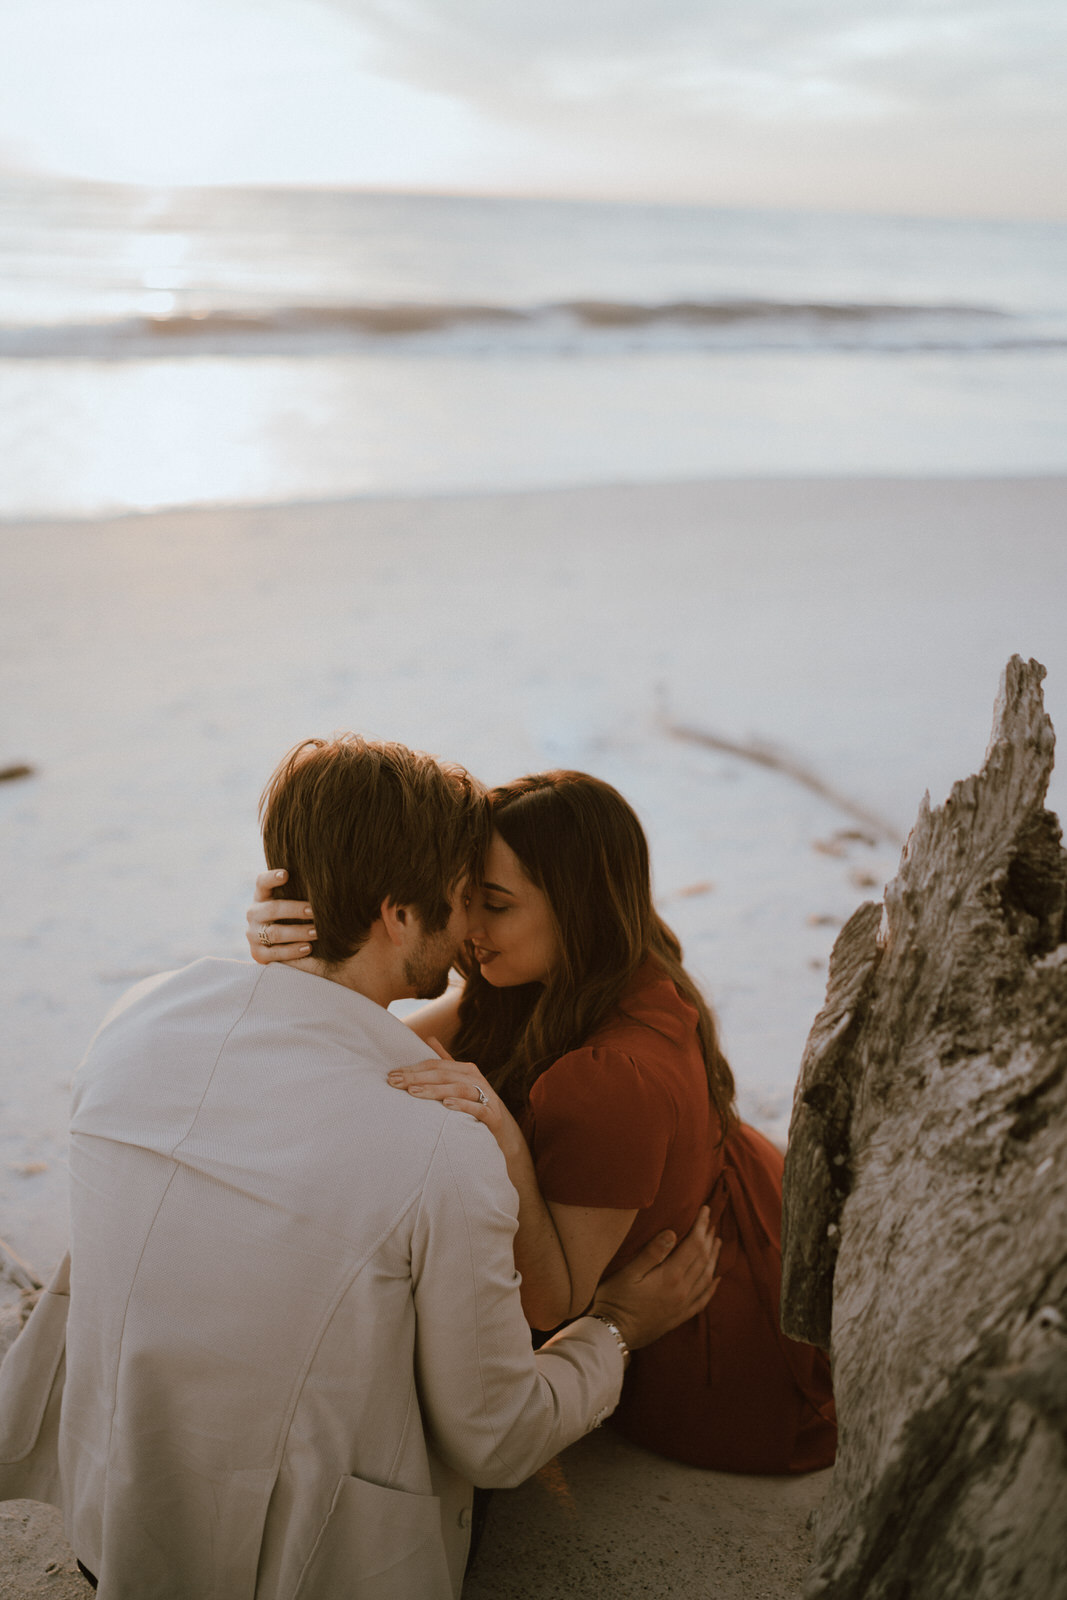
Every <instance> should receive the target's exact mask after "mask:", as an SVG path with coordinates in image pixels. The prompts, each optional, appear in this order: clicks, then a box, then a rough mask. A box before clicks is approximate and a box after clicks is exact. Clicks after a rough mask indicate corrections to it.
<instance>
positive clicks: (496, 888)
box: [482, 883, 515, 900]
mask: <svg viewBox="0 0 1067 1600" xmlns="http://www.w3.org/2000/svg"><path fill="white" fill-rule="evenodd" d="M482 888H483V889H492V891H493V893H494V894H509V895H510V896H511V898H512V899H513V900H514V898H515V891H514V889H505V888H504V885H503V884H502V883H483V884H482Z"/></svg>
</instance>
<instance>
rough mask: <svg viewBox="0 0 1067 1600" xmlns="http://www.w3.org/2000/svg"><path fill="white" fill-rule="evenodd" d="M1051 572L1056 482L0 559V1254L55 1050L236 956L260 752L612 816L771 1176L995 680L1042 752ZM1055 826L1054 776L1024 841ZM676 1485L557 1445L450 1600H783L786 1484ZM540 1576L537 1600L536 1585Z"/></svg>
mask: <svg viewBox="0 0 1067 1600" xmlns="http://www.w3.org/2000/svg"><path fill="white" fill-rule="evenodd" d="M1065 534H1067V480H1064V479H1062V478H1032V479H1027V478H1002V479H987V480H979V479H930V480H908V479H877V480H876V479H823V480H819V479H809V480H792V481H788V480H777V481H775V480H765V481H728V480H723V481H717V482H707V483H678V484H668V485H648V486H642V487H602V488H590V489H566V490H551V491H538V492H534V493H524V494H519V493H516V494H493V495H480V496H466V497H440V498H422V499H418V498H410V499H400V498H392V499H377V500H371V499H368V500H360V501H346V502H340V503H332V504H316V505H306V506H303V505H291V506H271V507H265V508H254V507H251V508H250V507H240V508H231V509H214V508H207V509H195V510H177V511H167V512H161V513H157V514H154V515H146V516H129V517H124V518H118V519H114V520H108V521H96V522H88V521H87V522H66V523H59V522H56V523H50V522H37V523H23V524H18V523H7V524H0V560H2V568H3V591H2V592H3V595H4V613H5V615H4V629H3V637H2V639H0V661H2V668H0V670H2V673H3V680H4V685H5V693H4V705H5V716H4V722H3V726H2V731H0V768H5V767H10V766H15V765H21V764H25V765H27V766H29V767H30V768H32V774H31V775H30V776H28V777H24V778H20V779H15V780H12V781H9V782H5V783H2V784H0V831H2V834H3V839H4V845H5V849H4V860H5V868H4V871H5V885H6V890H7V894H6V897H5V898H6V906H7V910H6V912H5V918H4V945H5V954H4V961H3V970H2V977H0V984H2V992H3V1000H4V1016H5V1027H4V1039H3V1045H2V1050H3V1055H2V1057H0V1237H3V1238H5V1239H6V1240H7V1241H8V1242H9V1243H10V1244H11V1245H12V1246H13V1247H14V1248H15V1249H16V1250H17V1251H18V1252H19V1253H20V1255H22V1256H23V1257H24V1258H25V1259H26V1260H28V1261H30V1262H31V1263H32V1264H33V1266H34V1267H35V1269H36V1270H37V1272H38V1273H39V1274H41V1275H47V1273H48V1272H50V1270H51V1268H52V1266H53V1264H54V1262H55V1261H56V1260H57V1259H58V1257H59V1255H60V1254H61V1253H62V1250H63V1246H64V1240H65V1232H66V1220H65V1204H66V1202H65V1171H64V1139H65V1124H66V1115H67V1100H68V1095H69V1088H70V1081H71V1076H72V1074H73V1072H74V1070H75V1068H76V1065H77V1062H78V1060H79V1058H80V1056H81V1054H82V1053H83V1051H84V1049H85V1046H86V1044H87V1042H88V1040H89V1038H90V1037H91V1035H92V1032H93V1030H94V1028H95V1027H96V1025H97V1023H98V1022H99V1021H100V1019H101V1017H102V1016H103V1014H104V1012H105V1011H106V1010H107V1008H108V1007H109V1006H110V1004H111V1003H112V1002H113V1001H114V999H116V998H117V997H118V996H119V995H120V994H121V993H122V992H123V990H124V989H125V988H126V987H128V986H129V985H130V984H131V983H132V982H134V981H136V980H137V979H138V978H140V977H141V976H143V975H146V974H148V973H151V972H156V971H161V970H166V969H168V968H172V967H175V966H178V965H181V964H183V963H185V962H186V961H189V960H191V959H194V958H195V957H197V956H199V955H204V954H213V955H228V956H238V957H240V956H243V955H244V954H245V949H246V947H245V945H244V941H243V925H244V908H245V905H246V904H247V902H248V899H249V896H250V890H251V883H252V878H253V876H254V874H255V872H256V870H257V869H258V867H259V864H260V853H259V846H258V835H257V829H256V804H257V800H258V796H259V793H260V790H261V788H262V786H263V784H264V782H265V780H266V778H267V776H268V774H269V772H270V771H271V769H272V767H273V766H274V764H275V763H276V761H277V760H278V758H279V757H280V756H281V754H282V753H283V752H284V751H285V750H286V749H287V748H289V747H290V746H291V745H292V744H294V743H295V742H296V741H297V740H299V739H302V738H304V737H306V736H308V735H311V734H319V733H325V732H329V731H331V730H333V729H337V728H357V729H359V730H361V731H363V732H365V733H368V734H371V735H376V736H381V737H393V738H398V739H401V740H403V741H405V742H406V743H409V744H412V745H416V746H419V747H422V748H426V749H430V750H433V751H436V752H438V753H441V754H443V755H447V756H450V757H453V758H455V759H458V760H460V761H463V762H464V763H465V764H467V765H468V766H469V767H470V768H471V769H472V770H473V771H475V772H477V773H478V774H479V775H480V776H482V777H483V778H485V779H487V780H489V781H499V780H501V779H503V778H506V777H512V776H515V775H516V774H518V773H520V772H526V771H531V770H537V769H540V768H544V767H549V766H561V765H562V766H572V767H579V768H583V769H586V770H590V771H593V772H595V773H597V774H599V775H600V776H602V777H604V778H607V779H608V780H609V781H610V782H613V783H615V784H616V785H617V786H618V787H619V788H620V789H622V791H623V792H624V793H625V794H626V795H627V796H628V797H629V798H630V799H631V800H632V801H633V802H634V804H635V805H636V807H637V809H638V810H639V812H640V814H641V815H642V818H643V819H644V821H645V823H646V825H647V828H648V831H649V835H650V838H651V842H652V847H653V861H654V865H655V873H656V884H657V891H658V896H659V900H660V903H661V908H662V910H663V913H664V915H665V916H666V917H667V920H668V921H669V922H671V923H672V924H673V925H674V926H675V927H676V929H677V931H678V932H679V934H680V936H681V938H682V940H683V944H684V946H685V948H686V953H687V959H688V963H689V965H690V967H691V969H692V970H693V971H694V973H695V974H697V975H699V977H700V978H701V980H702V981H703V983H704V984H705V986H706V990H707V993H708V995H709V998H710V999H711V1000H712V1001H713V1003H714V1005H715V1006H716V1009H717V1011H718V1013H719V1016H720V1020H721V1023H722V1029H723V1035H724V1042H725V1046H726V1049H727V1052H728V1054H729V1056H730V1058H731V1061H732V1063H733V1065H734V1069H735V1073H736V1075H737V1078H738V1082H739V1089H740V1102H741V1109H742V1113H743V1115H744V1116H745V1118H746V1119H747V1120H748V1121H750V1122H753V1123H755V1124H756V1125H757V1126H759V1127H761V1128H763V1129H765V1130H766V1131H767V1132H769V1133H770V1134H771V1135H772V1136H775V1137H778V1138H783V1137H784V1135H785V1132H786V1129H787V1127H788V1120H789V1108H790V1101H791V1094H792V1086H793V1081H794V1078H795V1074H796V1069H797V1066H798V1063H799V1059H800V1054H801V1050H802V1048H803V1043H804V1039H805V1036H806V1033H807V1030H808V1027H809V1026H810V1023H811V1021H812V1019H813V1017H814V1015H815V1012H816V1010H817V1009H818V1007H819V1005H820V1003H821V1000H822V995H823V989H824V983H825V974H826V962H827V958H828V955H829V951H830V948H831V946H832V943H833V939H834V936H835V934H836V931H837V929H838V928H839V927H840V925H841V924H842V923H843V921H844V920H845V918H846V917H847V916H848V915H849V913H850V912H851V911H852V910H853V909H854V907H855V906H856V905H857V904H858V903H859V902H860V901H861V900H863V899H865V898H868V899H872V898H873V899H877V898H879V897H880V894H881V889H882V885H883V884H884V883H885V881H886V880H887V878H889V877H891V876H892V874H893V872H894V871H895V867H896V862H897V859H898V856H899V849H900V843H901V841H902V840H903V838H904V837H905V836H906V834H907V831H908V829H909V827H910V825H911V823H912V821H913V820H914V817H915V813H916V810H917V808H918V805H919V803H920V801H921V798H922V795H923V793H924V791H927V790H929V792H930V794H931V798H932V799H933V800H934V801H935V802H936V801H938V800H940V799H941V798H943V796H944V795H945V793H946V792H947V790H948V788H949V787H950V785H951V783H952V782H953V781H954V780H956V779H957V778H961V777H963V776H965V775H966V774H967V773H969V772H971V771H974V770H975V769H976V768H977V767H978V765H979V764H980V762H981V758H982V755H983V752H984V750H985V744H986V739H987V736H988V732H989V726H990V721H991V715H992V708H993V700H994V696H995V693H996V688H997V682H998V678H999V674H1000V671H1001V669H1002V667H1003V665H1004V662H1005V661H1006V660H1007V658H1008V656H1009V655H1010V654H1012V653H1013V652H1016V651H1017V652H1018V653H1020V654H1021V655H1023V656H1024V657H1028V656H1036V657H1037V658H1038V659H1039V660H1041V661H1042V662H1044V664H1045V665H1046V666H1047V668H1048V670H1049V677H1048V681H1047V684H1046V697H1047V705H1048V708H1049V711H1050V713H1051V715H1052V718H1053V722H1054V723H1056V724H1057V725H1059V726H1060V727H1061V728H1062V727H1067V637H1065V635H1064V630H1063V608H1064V601H1065V599H1067V537H1065ZM680 729H682V730H689V731H690V732H691V733H697V734H703V735H708V736H710V737H711V738H712V739H713V740H716V741H718V748H712V747H710V746H709V745H708V744H707V743H701V742H699V740H695V739H693V738H691V737H685V736H681V735H680V733H679V730H680ZM728 746H733V747H734V748H733V749H732V750H731V749H730V748H727V747H728ZM768 750H771V751H773V753H774V754H773V760H772V762H771V764H766V762H764V763H763V764H760V762H759V761H757V760H754V759H752V757H753V755H754V754H755V755H758V754H760V753H761V752H762V754H763V755H764V756H766V755H767V752H768ZM746 752H747V753H746ZM805 774H806V775H808V776H809V777H811V778H813V779H817V780H818V781H819V782H821V783H822V785H823V792H822V793H818V792H816V790H815V788H813V787H812V786H811V784H808V785H805V783H804V782H802V781H799V779H800V778H801V777H803V776H804V775H805ZM1064 798H1065V796H1064V788H1063V778H1062V776H1061V777H1058V778H1057V779H1055V780H1054V786H1053V792H1052V795H1051V799H1050V804H1051V806H1052V807H1053V808H1054V809H1056V810H1058V811H1059V812H1060V813H1061V815H1062V812H1063V808H1064ZM2 1289H3V1285H2V1284H0V1290H2ZM2 1298H3V1296H2V1294H0V1301H2ZM8 1298H11V1297H10V1296H8ZM571 1458H573V1460H572V1459H571ZM546 1474H547V1476H546ZM714 1480H715V1475H712V1474H700V1473H694V1472H690V1471H687V1470H686V1469H682V1468H678V1467H676V1466H673V1465H672V1464H670V1463H662V1462H658V1461H656V1460H655V1459H654V1458H652V1457H648V1456H644V1455H643V1454H642V1453H641V1452H639V1451H631V1450H628V1449H626V1448H625V1447H623V1446H622V1445H621V1444H620V1443H619V1441H617V1440H614V1439H613V1437H612V1436H611V1435H610V1433H605V1434H603V1435H597V1436H595V1437H594V1438H592V1439H590V1440H588V1441H584V1442H583V1443H582V1444H581V1445H579V1446H576V1447H575V1448H574V1450H573V1451H572V1452H568V1454H567V1456H565V1457H563V1458H561V1461H560V1463H557V1464H554V1466H553V1467H552V1468H546V1469H545V1473H543V1474H540V1475H539V1476H538V1478H537V1479H535V1480H533V1481H532V1483H531V1484H530V1485H527V1486H526V1487H525V1488H524V1489H523V1490H519V1491H515V1494H514V1497H509V1504H508V1509H507V1510H506V1511H503V1510H502V1508H500V1507H497V1508H495V1510H494V1518H493V1520H492V1521H491V1523H490V1528H489V1533H488V1534H487V1539H486V1545H485V1549H484V1551H483V1553H482V1555H481V1557H480V1558H479V1565H478V1567H477V1568H476V1569H475V1572H474V1574H473V1576H472V1579H471V1584H470V1594H471V1596H472V1600H481V1596H483V1595H484V1596H486V1597H488V1596H489V1595H499V1596H505V1595H506V1596H509V1597H515V1600H521V1597H525V1596H530V1597H531V1600H533V1597H535V1596H542V1595H544V1596H548V1595H550V1594H559V1593H561V1592H566V1593H568V1594H575V1595H579V1594H585V1593H589V1594H592V1593H593V1592H594V1585H595V1586H596V1592H597V1593H604V1592H613V1593H617V1594H620V1595H623V1594H635V1595H637V1594H648V1595H667V1594H677V1595H686V1594H689V1593H692V1594H694V1595H695V1594H701V1595H706V1594H707V1593H709V1588H710V1591H711V1592H714V1593H715V1594H717V1595H721V1596H723V1597H726V1600H730V1597H732V1596H734V1595H735V1594H736V1595H737V1596H738V1597H740V1596H742V1595H744V1597H745V1600H756V1597H762V1596H766V1597H767V1600H787V1597H790V1600H792V1597H793V1596H795V1595H796V1594H797V1593H798V1585H799V1581H800V1576H801V1574H802V1572H803V1567H804V1564H805V1561H806V1559H807V1554H806V1552H807V1550H808V1548H809V1546H810V1529H809V1528H808V1526H807V1524H808V1519H809V1514H810V1512H811V1511H812V1509H813V1507H814V1506H815V1505H816V1503H817V1500H818V1498H819V1493H820V1492H821V1490H820V1485H819V1483H818V1482H816V1481H810V1482H808V1483H807V1485H804V1484H801V1483H800V1482H795V1483H790V1484H782V1483H780V1482H779V1481H777V1480H752V1479H749V1480H741V1479H736V1480H730V1481H728V1482H727V1483H726V1484H725V1485H723V1484H721V1483H717V1482H715V1481H714ZM649 1507H651V1508H652V1513H654V1514H652V1513H649V1512H648V1508H649ZM27 1515H28V1508H27V1507H25V1506H23V1505H22V1504H21V1503H20V1504H18V1505H15V1506H12V1505H7V1506H5V1507H3V1508H0V1519H2V1520H0V1594H3V1595H4V1596H5V1597H8V1596H10V1597H11V1600H20V1597H23V1596H26V1597H28V1596H31V1595H36V1594H38V1593H41V1594H43V1593H48V1594H50V1595H58V1594H63V1593H67V1592H69V1593H71V1594H75V1593H81V1592H87V1591H85V1590H84V1589H83V1587H82V1586H81V1580H80V1579H78V1578H76V1577H70V1578H69V1579H66V1578H63V1579H62V1583H66V1582H68V1581H69V1584H70V1588H69V1590H67V1589H65V1588H63V1587H62V1586H61V1573H60V1572H57V1573H56V1574H53V1575H47V1574H46V1568H47V1566H48V1563H49V1562H56V1563H58V1564H59V1567H60V1569H64V1565H65V1564H66V1563H69V1554H68V1553H67V1552H65V1550H64V1548H63V1546H62V1544H61V1543H60V1542H59V1541H58V1539H57V1536H56V1533H55V1523H54V1520H50V1514H49V1513H47V1512H34V1513H33V1514H32V1516H31V1517H30V1520H29V1521H28V1522H27V1521H25V1520H24V1519H25V1517H26V1516H27ZM638 1526H639V1528H640V1533H638V1532H636V1531H635V1530H636V1529H637V1527H638ZM531 1529H535V1530H537V1533H536V1539H535V1540H534V1543H536V1544H537V1545H538V1548H540V1549H541V1551H542V1558H541V1560H542V1564H541V1565H540V1566H539V1565H538V1562H537V1560H535V1559H534V1557H533V1555H532V1554H531V1551H532V1550H533V1548H534V1543H531V1535H530V1530H531ZM628 1537H629V1538H632V1539H633V1541H634V1542H633V1548H632V1550H630V1551H627V1550H626V1547H625V1541H626V1539H627V1538H628ZM524 1541H525V1542H524ZM557 1544H558V1548H559V1550H560V1552H561V1554H560V1558H559V1559H560V1561H562V1562H565V1564H566V1571H567V1574H568V1577H567V1587H566V1588H565V1589H561V1587H560V1580H559V1571H560V1568H559V1567H558V1566H556V1565H554V1564H553V1562H549V1563H547V1564H545V1563H544V1562H543V1551H544V1549H545V1548H547V1547H549V1545H551V1548H552V1549H553V1550H555V1549H556V1548H557ZM564 1551H566V1552H568V1553H567V1554H566V1555H564V1554H563V1553H562V1552H564ZM620 1563H622V1564H621V1565H620ZM519 1571H521V1572H522V1573H523V1574H524V1576H522V1578H521V1581H520V1578H518V1577H516V1576H515V1574H516V1573H517V1572H519ZM523 1585H525V1586H523Z"/></svg>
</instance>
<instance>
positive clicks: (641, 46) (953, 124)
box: [0, 0, 1067, 217]
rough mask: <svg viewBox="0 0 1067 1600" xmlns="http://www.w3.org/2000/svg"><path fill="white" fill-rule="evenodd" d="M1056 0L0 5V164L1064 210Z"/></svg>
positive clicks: (84, 171)
mask: <svg viewBox="0 0 1067 1600" xmlns="http://www.w3.org/2000/svg"><path fill="white" fill-rule="evenodd" d="M1065 15H1067V5H1065V3H1064V0H892V3H891V0H0V167H2V168H6V169H8V170H20V169H36V170H50V171H59V172H65V173H74V174H79V175H83V176H86V177H93V178H105V179H107V178H110V179H119V180H126V181H133V182H140V183H149V184H166V183H220V182H222V183H233V182H237V183H240V182H257V183H263V182H282V183H286V182H300V183H316V182H318V183H345V184H348V183H351V184H362V185H373V186H375V187H381V186H399V187H404V188H431V189H433V188H437V189H449V190H474V191H506V192H516V193H535V194H577V195H588V196H612V197H620V198H634V199H662V200H697V201H710V202H715V203H722V204H737V205H768V204H770V205H792V206H800V207H821V208H829V209H845V210H863V211H896V212H917V213H937V214H944V215H958V214H975V215H984V216H998V215H1001V216H1036V217H1040V216H1048V217H1064V216H1067V70H1065V63H1067V25H1065Z"/></svg>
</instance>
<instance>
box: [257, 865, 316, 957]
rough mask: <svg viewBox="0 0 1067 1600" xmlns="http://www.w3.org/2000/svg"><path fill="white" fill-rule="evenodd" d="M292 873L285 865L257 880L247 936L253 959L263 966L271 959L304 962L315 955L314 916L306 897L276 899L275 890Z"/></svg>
mask: <svg viewBox="0 0 1067 1600" xmlns="http://www.w3.org/2000/svg"><path fill="white" fill-rule="evenodd" d="M288 876H289V874H288V873H287V872H286V871H285V869H284V868H283V867H279V868H277V869H276V870H275V871H274V872H261V873H260V874H259V877H258V878H257V879H256V894H255V899H254V900H253V902H252V904H251V905H250V906H249V908H248V912H247V914H246V919H245V920H246V921H247V923H248V929H247V931H246V933H245V938H246V939H247V940H248V948H249V950H251V952H252V960H253V961H258V962H259V963H260V965H261V966H266V965H268V964H269V963H270V962H271V961H302V960H303V958H304V957H305V956H309V955H311V954H312V948H311V941H312V940H314V939H315V938H316V937H317V934H316V932H315V915H314V912H313V911H312V909H311V907H310V906H309V905H308V904H307V902H306V901H304V900H275V898H274V890H275V889H277V888H278V887H279V886H280V885H281V884H283V883H284V882H285V880H286V878H288Z"/></svg>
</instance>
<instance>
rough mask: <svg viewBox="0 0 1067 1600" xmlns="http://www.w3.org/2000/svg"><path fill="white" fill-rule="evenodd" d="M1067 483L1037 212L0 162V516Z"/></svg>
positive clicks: (1066, 367) (1065, 429)
mask: <svg viewBox="0 0 1067 1600" xmlns="http://www.w3.org/2000/svg"><path fill="white" fill-rule="evenodd" d="M1064 470H1067V226H1065V225H1063V224H1055V223H1029V224H1027V223H1018V222H1012V223H1007V222H1004V223H994V222H968V221H937V220H930V219H923V220H917V219H896V218H879V217H856V216H849V217H846V216H823V215H814V214H805V213H787V212H767V211H724V210H716V209H711V208H700V207H677V206H649V205H619V204H592V203H581V202H550V201H533V200H513V199H474V198H458V197H431V196H411V195H388V194H378V195H375V194H360V193H353V192H348V191H325V190H224V189H214V190H182V191H157V190H153V191H146V190H134V189H126V188H115V187H108V186H98V185H87V184H65V183H57V182H44V181H43V180H30V179H18V180H16V179H10V178H9V179H5V180H3V181H0V516H3V517H6V518H11V517H19V516H37V517H42V516H44V517H47V516H53V515H75V516H86V515H94V514H99V513H102V512H109V511H117V510H125V509H153V508H156V507H160V506H167V505H180V504H190V503H212V502H244V501H289V500H308V499H333V498H337V497H340V496H347V495H381V494H393V493H428V492H448V493H454V492H461V491H468V490H475V491H477V490H486V489H509V488H527V487H548V486H564V485H571V484H581V483H608V482H655V481H665V480H668V479H678V478H706V477H734V476H742V477H743V476H766V475H772V476H794V475H824V474H846V475H847V474H868V473H874V474H890V475H900V476H905V475H966V474H971V473H986V474H988V473H997V474H1007V475H1018V474H1029V473H1038V474H1040V473H1050V472H1062V471H1064Z"/></svg>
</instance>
